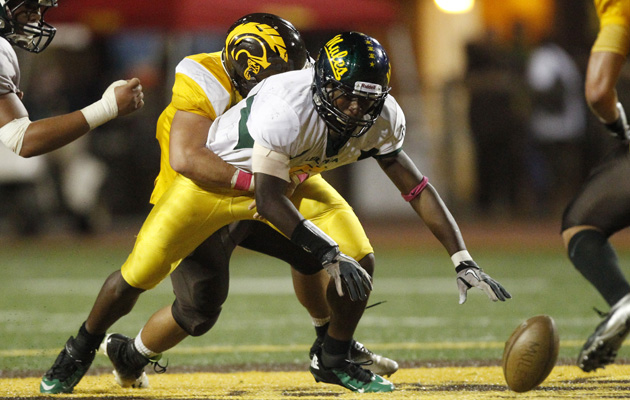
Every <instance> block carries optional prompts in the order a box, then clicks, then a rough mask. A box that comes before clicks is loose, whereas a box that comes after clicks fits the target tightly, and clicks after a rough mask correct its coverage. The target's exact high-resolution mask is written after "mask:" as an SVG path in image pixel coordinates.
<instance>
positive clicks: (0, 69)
mask: <svg viewBox="0 0 630 400" xmlns="http://www.w3.org/2000/svg"><path fill="white" fill-rule="evenodd" d="M52 7H57V0H0V36H2V39H0V142H1V143H2V144H3V145H4V146H6V147H8V148H9V149H10V150H11V151H13V152H14V153H15V154H18V155H20V156H22V157H33V156H37V155H40V154H44V153H48V152H50V151H53V150H55V149H58V148H59V147H62V146H64V145H66V144H68V143H70V142H72V141H74V140H76V139H78V138H79V137H81V136H83V135H85V134H86V133H87V132H89V131H90V130H92V129H94V128H96V127H97V126H99V125H101V124H104V123H105V122H107V121H109V120H111V119H114V118H116V117H117V116H122V115H127V114H130V113H132V112H134V111H136V110H138V109H140V108H141V107H142V106H143V105H144V100H143V98H144V94H143V93H142V86H141V85H140V81H139V80H138V79H137V78H133V79H130V80H128V81H122V80H121V81H116V82H114V83H112V84H111V85H110V86H109V87H108V88H107V90H106V91H105V93H104V94H103V97H102V99H101V100H99V101H97V102H95V103H93V104H91V105H89V106H87V107H85V108H83V109H82V110H79V111H75V112H72V113H68V114H64V115H59V116H55V117H51V118H45V119H42V120H39V121H31V120H30V119H29V116H28V111H27V110H26V108H25V107H24V104H23V103H22V97H23V96H24V94H23V92H22V91H20V89H19V86H20V67H19V65H18V61H17V56H16V54H15V51H14V50H13V47H12V46H17V47H19V48H21V49H24V50H27V51H30V52H33V53H39V52H41V51H43V50H44V49H45V48H46V47H48V45H49V44H50V42H51V41H52V39H53V37H54V36H55V32H56V30H55V28H53V27H52V26H50V25H49V24H47V23H46V22H44V15H45V14H46V12H47V11H48V10H49V9H51V8H52Z"/></svg>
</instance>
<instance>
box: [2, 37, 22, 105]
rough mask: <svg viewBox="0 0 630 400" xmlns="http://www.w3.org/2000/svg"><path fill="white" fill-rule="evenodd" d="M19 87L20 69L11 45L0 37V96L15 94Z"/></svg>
mask: <svg viewBox="0 0 630 400" xmlns="http://www.w3.org/2000/svg"><path fill="white" fill-rule="evenodd" d="M19 85H20V67H19V65H18V60H17V55H16V54H15V50H14V49H13V46H11V43H9V42H8V41H7V40H6V39H5V38H3V37H0V96H2V95H3V94H7V93H17V92H18V91H19V90H18V87H19Z"/></svg>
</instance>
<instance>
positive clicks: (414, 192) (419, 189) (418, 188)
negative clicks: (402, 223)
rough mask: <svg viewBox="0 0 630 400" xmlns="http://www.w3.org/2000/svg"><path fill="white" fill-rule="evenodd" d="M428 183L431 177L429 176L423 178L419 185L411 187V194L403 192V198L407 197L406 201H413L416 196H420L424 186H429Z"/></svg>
mask: <svg viewBox="0 0 630 400" xmlns="http://www.w3.org/2000/svg"><path fill="white" fill-rule="evenodd" d="M427 183H429V178H427V177H426V176H425V177H423V178H422V180H421V181H420V183H419V184H418V186H416V187H415V188H413V189H411V192H409V194H402V193H401V195H402V197H403V199H405V201H411V200H413V199H415V198H416V197H418V196H419V195H420V192H422V190H424V188H425V187H426V186H427Z"/></svg>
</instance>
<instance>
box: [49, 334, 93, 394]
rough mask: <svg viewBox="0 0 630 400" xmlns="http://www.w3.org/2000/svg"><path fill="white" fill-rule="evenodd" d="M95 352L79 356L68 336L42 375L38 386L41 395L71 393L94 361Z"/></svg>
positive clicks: (71, 338)
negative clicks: (51, 364)
mask: <svg viewBox="0 0 630 400" xmlns="http://www.w3.org/2000/svg"><path fill="white" fill-rule="evenodd" d="M95 355H96V350H93V351H91V352H89V353H88V354H81V353H80V352H79V350H78V349H77V348H76V346H75V339H74V338H73V337H72V336H70V339H68V341H67V342H66V345H65V346H64V348H63V350H61V353H59V355H58V356H57V359H56V360H55V363H54V364H53V366H52V367H51V368H50V369H49V370H48V371H47V372H46V374H44V376H43V377H42V381H41V383H40V385H39V391H40V392H41V393H48V394H59V393H72V391H73V390H74V387H75V386H76V385H77V384H78V383H79V381H81V378H83V375H85V373H86V372H87V370H88V369H89V368H90V365H92V361H94V356H95Z"/></svg>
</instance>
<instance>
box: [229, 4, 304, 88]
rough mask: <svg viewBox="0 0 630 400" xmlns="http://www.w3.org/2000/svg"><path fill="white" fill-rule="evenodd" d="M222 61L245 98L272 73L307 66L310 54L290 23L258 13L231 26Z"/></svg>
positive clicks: (274, 16)
mask: <svg viewBox="0 0 630 400" xmlns="http://www.w3.org/2000/svg"><path fill="white" fill-rule="evenodd" d="M222 60H223V65H224V66H225V69H226V71H227V73H228V75H229V76H230V78H231V79H232V83H233V84H234V86H235V87H236V89H237V90H238V91H239V93H240V94H241V95H242V96H243V97H245V96H246V95H247V93H249V91H250V90H251V89H252V88H253V87H254V86H256V84H258V83H259V82H260V81H261V80H263V79H264V78H266V77H268V76H271V75H274V74H277V73H280V72H286V71H291V70H295V69H302V68H304V66H305V65H307V62H308V60H309V56H308V52H307V51H306V46H305V45H304V41H303V40H302V37H301V35H300V33H299V32H298V31H297V29H295V28H294V27H293V25H291V23H290V22H288V21H286V20H284V19H282V18H280V17H278V16H276V15H273V14H265V13H255V14H249V15H246V16H245V17H243V18H241V19H239V20H238V21H236V22H235V23H234V25H232V27H231V28H230V29H229V31H228V34H227V38H226V40H225V48H224V49H223V53H222Z"/></svg>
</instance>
